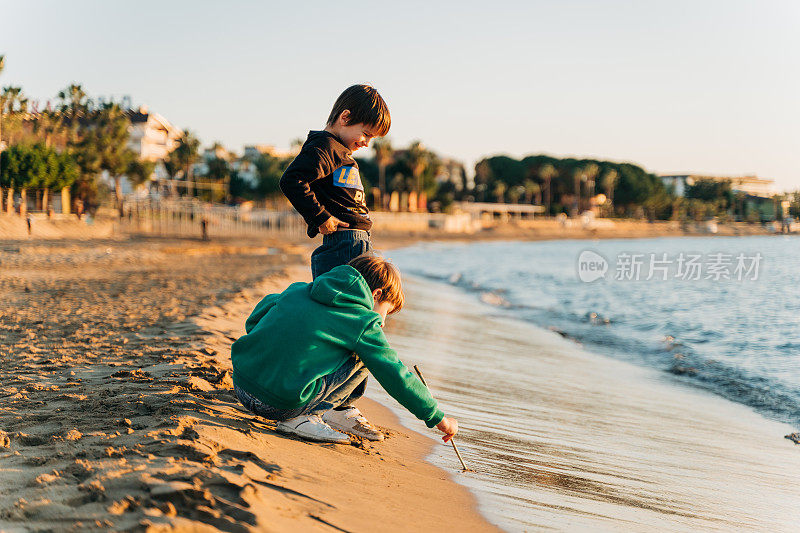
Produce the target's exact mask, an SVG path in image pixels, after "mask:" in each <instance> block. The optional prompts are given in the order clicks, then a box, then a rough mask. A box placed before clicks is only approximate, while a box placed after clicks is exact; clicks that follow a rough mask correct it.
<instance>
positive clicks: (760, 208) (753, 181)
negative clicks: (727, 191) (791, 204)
mask: <svg viewBox="0 0 800 533" xmlns="http://www.w3.org/2000/svg"><path fill="white" fill-rule="evenodd" d="M660 178H661V181H662V182H663V183H664V185H666V186H667V187H670V188H672V190H673V191H674V192H675V194H676V195H677V196H686V189H687V188H688V187H690V186H691V185H693V184H695V183H697V182H698V181H699V180H713V181H727V182H729V183H730V184H731V191H733V193H734V194H735V195H736V198H735V200H734V206H733V208H732V213H733V214H734V215H735V217H736V220H746V221H750V222H759V221H760V222H768V221H771V220H775V218H776V217H777V216H778V213H779V206H778V204H777V200H776V199H775V195H776V194H777V193H776V191H775V180H771V179H767V178H759V177H756V176H705V175H701V174H676V175H668V176H660Z"/></svg>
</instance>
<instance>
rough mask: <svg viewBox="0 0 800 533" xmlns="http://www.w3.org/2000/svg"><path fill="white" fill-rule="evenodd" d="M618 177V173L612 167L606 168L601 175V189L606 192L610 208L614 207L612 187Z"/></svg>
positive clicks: (614, 186)
mask: <svg viewBox="0 0 800 533" xmlns="http://www.w3.org/2000/svg"><path fill="white" fill-rule="evenodd" d="M618 179H619V173H618V172H617V171H616V170H614V169H613V168H610V169H608V170H607V171H606V173H605V174H604V175H603V190H604V191H605V192H606V198H608V203H609V204H610V205H611V208H612V209H613V208H614V189H615V188H616V186H617V180H618Z"/></svg>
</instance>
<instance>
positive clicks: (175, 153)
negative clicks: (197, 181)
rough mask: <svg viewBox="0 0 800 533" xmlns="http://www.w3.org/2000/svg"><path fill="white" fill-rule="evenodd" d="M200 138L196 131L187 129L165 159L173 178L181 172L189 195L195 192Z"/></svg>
mask: <svg viewBox="0 0 800 533" xmlns="http://www.w3.org/2000/svg"><path fill="white" fill-rule="evenodd" d="M199 150H200V139H198V138H197V137H195V135H194V133H192V132H191V131H189V130H185V131H184V132H183V135H181V137H180V138H179V139H178V144H177V146H176V147H175V149H174V150H172V152H170V153H169V155H168V156H167V160H166V161H165V163H166V166H167V168H168V169H169V172H170V174H171V175H172V177H173V179H174V178H175V177H176V176H177V175H178V173H181V174H182V175H183V179H184V180H186V184H187V187H186V192H187V194H188V195H190V196H191V195H192V194H193V185H194V172H193V169H194V164H195V163H196V162H197V160H198V159H199V158H200V154H199Z"/></svg>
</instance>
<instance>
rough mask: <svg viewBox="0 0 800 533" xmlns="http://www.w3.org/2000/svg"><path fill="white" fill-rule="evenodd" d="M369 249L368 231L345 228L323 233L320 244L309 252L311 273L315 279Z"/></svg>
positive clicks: (370, 247)
mask: <svg viewBox="0 0 800 533" xmlns="http://www.w3.org/2000/svg"><path fill="white" fill-rule="evenodd" d="M369 251H372V241H370V237H369V232H368V231H364V230H360V229H346V230H340V231H336V232H334V233H331V234H330V235H323V236H322V245H320V246H319V247H317V249H316V250H314V252H313V253H312V254H311V275H312V276H313V277H314V278H315V279H316V278H317V276H321V275H322V274H325V273H326V272H328V271H329V270H330V269H332V268H334V267H337V266H340V265H346V264H347V263H349V262H350V260H352V259H355V258H356V257H358V256H359V255H361V254H365V253H367V252H369Z"/></svg>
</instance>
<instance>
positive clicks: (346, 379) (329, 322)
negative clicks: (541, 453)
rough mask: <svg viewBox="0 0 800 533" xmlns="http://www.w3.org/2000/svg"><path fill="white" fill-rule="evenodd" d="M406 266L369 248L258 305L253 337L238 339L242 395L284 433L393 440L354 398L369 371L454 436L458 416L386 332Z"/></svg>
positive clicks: (235, 352) (236, 363)
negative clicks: (447, 412) (448, 413)
mask: <svg viewBox="0 0 800 533" xmlns="http://www.w3.org/2000/svg"><path fill="white" fill-rule="evenodd" d="M403 301H404V297H403V288H402V286H401V283H400V273H399V272H398V270H397V268H396V267H395V266H394V265H392V264H391V263H389V262H388V261H386V260H384V259H382V258H380V257H377V256H370V255H363V256H360V257H357V258H355V259H353V260H352V261H350V263H349V264H347V265H342V266H338V267H335V268H333V269H332V270H330V271H329V272H328V273H326V274H323V275H321V276H319V277H317V278H316V279H315V280H314V281H313V282H312V283H293V284H292V285H290V286H289V287H288V288H287V289H286V290H285V291H283V292H282V293H280V294H270V295H268V296H266V297H265V298H264V299H263V300H261V302H259V303H258V305H257V306H256V308H255V309H254V310H253V313H252V314H251V315H250V317H249V318H248V319H247V322H246V323H245V330H246V332H247V334H246V335H244V336H243V337H241V338H240V339H239V340H237V341H236V342H235V343H234V344H233V346H232V347H231V358H232V360H233V383H234V390H235V393H236V396H237V397H238V398H239V401H240V402H242V405H244V406H245V407H246V408H247V409H248V410H250V411H252V412H254V413H255V414H257V415H260V416H262V417H264V418H267V419H270V420H275V421H277V424H276V426H275V428H276V430H277V431H280V432H282V433H287V434H291V435H296V436H298V437H301V438H303V439H307V440H313V441H318V442H338V443H349V442H350V437H349V436H348V433H349V434H352V435H356V436H358V437H361V438H365V439H369V440H374V441H378V440H383V434H382V433H381V432H380V431H378V430H377V429H376V428H375V427H374V426H373V425H372V424H370V423H369V421H367V419H366V418H365V417H364V416H363V415H362V414H361V412H360V411H359V410H358V408H357V407H355V406H354V405H353V402H355V400H357V399H358V398H359V397H360V396H361V394H363V387H361V388H358V385H360V384H361V383H362V382H363V381H364V379H365V378H366V375H367V373H371V374H372V375H373V376H374V377H375V379H377V380H378V383H380V384H381V385H382V386H383V388H384V389H386V392H388V393H389V394H390V395H391V396H392V397H393V398H394V399H396V400H397V401H398V402H400V404H402V405H403V406H404V407H405V408H406V409H408V410H409V411H410V412H411V413H412V414H413V415H414V416H416V417H417V418H419V419H420V420H422V421H423V422H425V424H426V425H427V426H428V427H434V426H436V427H437V428H438V429H439V430H440V431H442V432H443V433H444V434H445V436H444V437H443V439H444V440H445V441H447V440H449V439H450V437H452V436H453V435H455V434H456V432H457V431H458V423H457V422H456V420H455V419H453V418H448V417H445V416H444V413H443V412H442V411H441V410H440V409H439V408H438V407H437V404H436V400H434V399H433V397H432V396H431V394H430V392H428V389H427V388H426V387H425V386H424V385H423V384H422V383H421V382H420V381H419V380H418V379H417V378H416V377H415V376H414V375H413V374H412V373H411V372H409V370H408V368H406V366H405V365H404V364H403V362H402V361H400V359H398V357H397V353H396V352H395V351H394V350H393V349H392V348H391V347H390V346H389V343H388V341H387V340H386V337H385V335H384V334H383V329H382V328H383V323H384V321H385V320H386V315H387V314H391V313H396V312H397V311H399V310H400V309H401V308H402V307H403Z"/></svg>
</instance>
